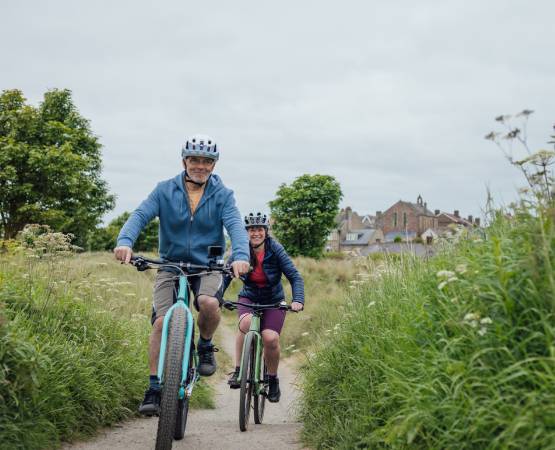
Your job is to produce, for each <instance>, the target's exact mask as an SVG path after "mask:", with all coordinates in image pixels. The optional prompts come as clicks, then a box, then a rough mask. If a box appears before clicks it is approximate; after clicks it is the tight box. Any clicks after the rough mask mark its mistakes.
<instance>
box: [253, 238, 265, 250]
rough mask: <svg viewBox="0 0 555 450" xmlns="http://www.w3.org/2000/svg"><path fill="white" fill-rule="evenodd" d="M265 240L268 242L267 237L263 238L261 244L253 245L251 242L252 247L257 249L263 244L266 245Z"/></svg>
mask: <svg viewBox="0 0 555 450" xmlns="http://www.w3.org/2000/svg"><path fill="white" fill-rule="evenodd" d="M264 242H266V239H264V240H263V241H262V242H261V243H260V244H258V245H252V244H251V247H252V248H254V249H255V250H256V249H258V248H260V247H262V246H263V245H264Z"/></svg>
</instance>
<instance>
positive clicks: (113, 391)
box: [0, 249, 213, 450]
mask: <svg viewBox="0 0 555 450" xmlns="http://www.w3.org/2000/svg"><path fill="white" fill-rule="evenodd" d="M35 251H36V249H32V250H31V253H29V254H27V256H26V257H22V256H17V255H16V256H4V257H2V259H0V281H1V287H0V449H2V450H4V449H6V450H8V449H10V450H12V449H25V450H32V449H41V450H42V449H47V448H55V447H58V446H59V444H60V442H61V441H67V440H72V439H76V438H79V437H82V436H85V435H91V434H93V433H94V431H95V430H96V429H98V428H99V427H102V426H106V425H110V424H113V423H115V422H117V421H119V420H122V419H124V418H126V417H131V416H133V415H135V414H136V410H137V405H138V404H139V402H140V401H141V399H142V395H143V393H144V389H145V388H146V385H147V378H148V365H147V360H146V356H147V342H148V334H149V332H150V323H149V319H148V312H149V308H150V306H149V304H150V298H149V297H146V296H145V297H141V295H145V294H144V292H145V290H148V291H147V292H150V290H151V283H152V281H151V279H150V278H149V277H150V276H151V274H148V275H147V274H138V273H137V272H136V271H133V270H131V268H130V267H124V266H120V265H119V264H117V263H116V262H112V261H113V260H112V258H110V257H109V255H91V254H80V255H76V256H70V257H66V258H58V257H55V258H51V257H50V258H47V257H43V256H41V257H38V256H39V255H38V254H36V253H35ZM41 251H42V250H41ZM131 280H132V281H131ZM147 295H148V294H147ZM192 400H193V401H192V406H193V407H199V406H203V407H210V406H213V401H212V397H211V391H210V390H209V388H208V387H207V386H206V385H204V384H202V383H201V384H200V385H199V387H198V388H197V389H195V393H194V395H193V397H192Z"/></svg>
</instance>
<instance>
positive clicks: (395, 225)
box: [393, 212, 397, 228]
mask: <svg viewBox="0 0 555 450" xmlns="http://www.w3.org/2000/svg"><path fill="white" fill-rule="evenodd" d="M393 226H394V227H395V228H396V227H397V213H396V212H394V213H393Z"/></svg>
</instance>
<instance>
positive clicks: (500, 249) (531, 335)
mask: <svg viewBox="0 0 555 450" xmlns="http://www.w3.org/2000/svg"><path fill="white" fill-rule="evenodd" d="M554 250H555V232H554V229H553V220H552V219H551V218H549V219H546V218H545V217H538V216H537V215H530V214H520V215H517V216H515V217H513V218H511V219H507V218H506V217H504V216H498V217H497V219H496V221H495V223H494V224H493V225H492V226H491V227H490V228H489V229H488V230H487V239H481V238H480V237H478V236H471V235H468V236H466V238H462V239H461V240H460V241H459V243H458V244H457V245H456V246H455V248H453V249H451V250H448V251H446V252H445V253H444V254H442V255H440V256H438V257H437V258H434V259H433V260H431V261H429V262H426V261H422V260H416V259H404V260H401V261H398V262H396V263H393V264H389V265H387V266H386V267H384V269H383V270H382V271H381V272H379V273H375V274H374V276H373V277H372V278H371V279H370V280H369V281H368V282H367V283H365V284H364V285H360V286H359V287H358V288H357V289H356V292H355V293H353V295H352V296H351V297H350V299H349V300H348V301H347V302H346V304H345V307H344V309H343V311H342V312H341V311H340V310H339V311H338V314H337V317H336V320H337V325H336V326H335V327H334V329H333V330H332V332H331V333H330V334H329V335H328V336H327V337H323V340H322V342H321V345H320V346H319V347H318V349H317V350H318V351H317V352H316V353H315V355H314V356H312V357H310V358H309V359H308V362H307V364H306V366H305V368H304V381H303V396H302V406H301V413H300V414H301V418H302V421H303V422H304V432H303V436H304V439H305V441H306V443H307V444H308V445H310V446H313V447H315V448H334V449H338V448H344V449H352V448H396V449H402V448H426V449H428V448H438V449H439V448H457V449H476V448H504V449H509V448H514V449H520V448H528V449H540V448H542V449H545V448H555V346H554V337H555V327H554V324H555V322H554V312H555V289H554V286H555V284H554V279H553V277H554V272H553V269H552V268H553V265H554V264H555V258H554V255H555V252H554Z"/></svg>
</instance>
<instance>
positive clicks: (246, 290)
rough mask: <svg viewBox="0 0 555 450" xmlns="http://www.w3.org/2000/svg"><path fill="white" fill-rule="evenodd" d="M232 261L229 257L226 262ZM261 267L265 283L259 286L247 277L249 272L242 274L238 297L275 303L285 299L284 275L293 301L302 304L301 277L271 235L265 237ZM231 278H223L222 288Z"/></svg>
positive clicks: (227, 284) (281, 246) (225, 287)
mask: <svg viewBox="0 0 555 450" xmlns="http://www.w3.org/2000/svg"><path fill="white" fill-rule="evenodd" d="M231 262H233V259H230V260H229V261H228V263H231ZM262 269H263V270H264V274H265V275H266V280H267V284H266V286H264V287H262V288H260V287H258V286H257V285H256V284H255V283H254V282H253V281H251V280H250V279H249V274H246V275H242V276H241V280H242V281H243V289H241V292H240V293H239V296H240V297H246V298H248V299H249V300H251V301H253V302H255V303H262V304H264V303H276V302H279V301H281V300H284V299H285V294H284V292H283V286H282V285H281V276H282V274H283V275H285V277H286V278H287V280H289V283H290V284H291V290H292V291H293V301H294V302H299V303H303V304H304V281H303V277H302V276H301V274H300V273H299V271H298V270H297V268H296V267H295V265H294V264H293V261H291V258H290V257H289V255H288V254H287V252H286V251H285V249H284V248H283V245H281V244H280V243H279V242H277V241H276V240H274V239H272V238H271V237H267V238H266V241H265V243H264V260H263V262H262ZM231 280H232V278H231V277H229V276H226V277H225V278H224V290H225V289H227V287H228V286H229V284H230V283H231Z"/></svg>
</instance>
